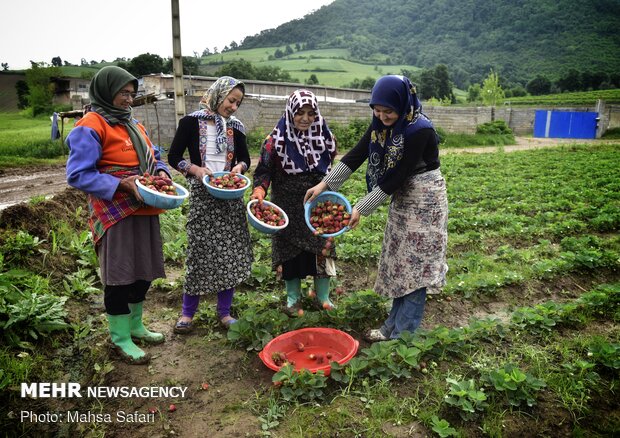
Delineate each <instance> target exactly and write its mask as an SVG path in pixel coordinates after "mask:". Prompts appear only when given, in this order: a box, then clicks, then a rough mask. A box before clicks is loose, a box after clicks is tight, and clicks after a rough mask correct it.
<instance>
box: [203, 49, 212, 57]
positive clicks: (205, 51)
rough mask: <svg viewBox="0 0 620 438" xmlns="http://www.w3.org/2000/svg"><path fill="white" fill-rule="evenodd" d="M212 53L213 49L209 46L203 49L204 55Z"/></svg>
mask: <svg viewBox="0 0 620 438" xmlns="http://www.w3.org/2000/svg"><path fill="white" fill-rule="evenodd" d="M210 54H211V50H209V48H208V47H206V48H205V49H204V50H203V51H202V56H209V55H210Z"/></svg>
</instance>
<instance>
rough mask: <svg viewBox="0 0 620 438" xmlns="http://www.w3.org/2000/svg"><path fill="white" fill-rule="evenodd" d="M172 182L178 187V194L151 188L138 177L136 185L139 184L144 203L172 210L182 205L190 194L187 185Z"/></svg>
mask: <svg viewBox="0 0 620 438" xmlns="http://www.w3.org/2000/svg"><path fill="white" fill-rule="evenodd" d="M172 184H173V185H174V187H175V188H176V189H177V195H167V194H165V193H160V192H158V191H157V190H153V189H149V188H147V187H145V186H144V185H143V184H141V183H140V181H138V180H137V179H136V186H138V192H139V193H140V195H141V196H142V199H144V203H145V204H146V205H150V206H151V207H156V208H162V209H164V210H172V209H174V208H177V207H180V206H181V204H183V201H185V199H186V198H187V197H188V196H189V192H188V191H187V189H186V188H185V187H183V186H182V185H180V184H177V183H175V182H173V183H172Z"/></svg>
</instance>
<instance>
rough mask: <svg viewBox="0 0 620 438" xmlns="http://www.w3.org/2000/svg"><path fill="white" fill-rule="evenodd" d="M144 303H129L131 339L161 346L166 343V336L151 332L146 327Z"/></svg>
mask: <svg viewBox="0 0 620 438" xmlns="http://www.w3.org/2000/svg"><path fill="white" fill-rule="evenodd" d="M143 304H144V301H142V302H140V303H129V310H130V311H131V313H130V315H131V337H132V338H134V339H138V340H140V341H143V342H146V343H147V344H161V343H162V342H164V335H163V334H161V333H155V332H151V331H149V329H147V328H146V327H144V323H143V322H142V305H143Z"/></svg>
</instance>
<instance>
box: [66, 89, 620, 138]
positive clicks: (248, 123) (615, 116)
mask: <svg viewBox="0 0 620 438" xmlns="http://www.w3.org/2000/svg"><path fill="white" fill-rule="evenodd" d="M199 101H200V97H198V96H186V97H185V107H186V110H185V111H186V114H189V113H191V112H193V111H195V110H196V109H198V102H199ZM72 102H73V108H74V109H81V108H82V105H83V104H84V103H85V101H84V100H83V99H81V98H80V97H79V96H74V97H73V99H72ZM284 105H285V100H284V99H258V98H253V97H246V98H245V99H244V100H243V104H242V105H241V107H240V108H239V110H238V111H237V114H236V116H237V117H238V118H239V119H240V120H241V121H242V122H243V124H244V125H245V127H246V130H247V131H248V132H250V131H253V130H255V129H259V130H262V131H263V132H264V133H267V132H269V131H271V129H272V128H273V126H274V125H275V124H276V123H277V121H278V120H279V119H280V116H281V115H282V113H283V111H284ZM319 105H320V107H321V113H322V114H323V116H324V117H325V118H326V119H327V121H328V123H334V124H335V123H338V124H341V125H345V124H348V123H349V122H350V121H351V120H353V119H363V120H370V116H371V110H370V107H369V106H368V104H367V103H363V102H352V103H342V102H321V103H320V104H319ZM423 109H424V113H425V114H426V115H427V116H429V117H430V119H431V120H432V121H433V123H434V124H435V126H438V127H440V128H442V129H443V130H445V131H446V132H458V133H465V134H473V133H475V132H476V126H477V125H480V124H482V123H486V122H489V121H492V120H504V121H505V122H506V123H507V124H508V126H509V127H510V128H511V129H512V130H513V132H514V133H515V134H516V135H532V133H533V131H534V117H535V114H536V110H545V109H550V110H554V111H597V112H599V113H600V117H601V121H600V124H599V125H600V126H601V134H602V133H604V131H605V130H607V129H611V128H617V127H620V106H619V105H604V104H601V106H599V107H598V108H595V107H580V108H552V107H548V108H546V107H529V108H523V107H508V106H506V107H497V108H495V107H447V106H435V107H432V106H424V107H423ZM174 114H175V112H174V100H172V99H164V100H159V101H157V102H155V103H150V104H147V105H143V106H139V107H136V108H134V115H135V116H136V118H137V119H138V120H140V121H141V122H142V123H143V124H144V125H145V126H146V127H147V129H148V130H149V133H150V135H151V138H152V139H153V140H154V141H156V142H157V143H158V144H161V145H163V146H168V145H170V143H171V142H172V138H173V137H174V133H175V130H176V121H175V115H174ZM599 136H600V135H599Z"/></svg>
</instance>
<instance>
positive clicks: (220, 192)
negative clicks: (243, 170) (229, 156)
mask: <svg viewBox="0 0 620 438" xmlns="http://www.w3.org/2000/svg"><path fill="white" fill-rule="evenodd" d="M227 173H230V172H229V171H223V172H213V176H214V177H215V178H217V177H218V176H222V175H226V174H227ZM236 175H237V176H238V177H239V178H243V179H244V180H245V187H242V188H240V189H236V190H230V189H218V188H217V187H213V186H212V185H209V181H210V180H211V178H210V177H209V175H205V176H204V178H203V179H202V183H203V184H204V185H205V186H206V187H207V191H208V192H209V193H211V194H212V195H213V196H215V197H216V198H219V199H237V198H243V194H244V193H245V191H246V190H247V189H248V188H249V187H250V178H248V177H247V176H245V175H241V174H240V173H237V174H236Z"/></svg>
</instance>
